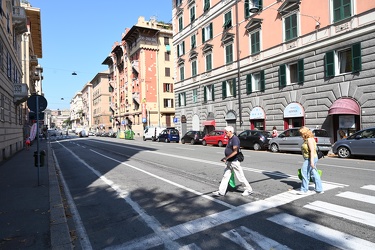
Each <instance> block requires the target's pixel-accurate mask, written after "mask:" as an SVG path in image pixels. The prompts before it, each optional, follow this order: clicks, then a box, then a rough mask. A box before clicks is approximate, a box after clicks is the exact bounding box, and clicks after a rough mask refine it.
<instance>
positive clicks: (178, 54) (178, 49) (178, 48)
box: [177, 44, 180, 57]
mask: <svg viewBox="0 0 375 250" xmlns="http://www.w3.org/2000/svg"><path fill="white" fill-rule="evenodd" d="M177 56H178V57H179V56H180V45H179V44H177Z"/></svg>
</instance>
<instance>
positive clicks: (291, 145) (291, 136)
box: [268, 128, 332, 155]
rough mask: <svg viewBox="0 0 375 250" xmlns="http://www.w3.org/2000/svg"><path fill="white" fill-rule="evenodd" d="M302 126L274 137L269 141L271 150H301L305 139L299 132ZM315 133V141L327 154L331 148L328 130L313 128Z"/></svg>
mask: <svg viewBox="0 0 375 250" xmlns="http://www.w3.org/2000/svg"><path fill="white" fill-rule="evenodd" d="M299 129H300V128H291V129H287V130H285V131H283V132H282V133H280V134H279V135H278V136H277V137H274V138H272V139H271V140H270V141H269V146H268V148H269V150H271V151H272V152H279V151H294V152H298V151H301V145H302V143H303V139H302V137H301V135H300V132H299ZM311 131H312V132H313V134H314V137H315V141H316V144H317V146H318V147H319V149H320V150H321V151H322V152H323V153H324V155H327V154H328V152H329V151H330V150H331V147H332V144H331V138H330V137H329V135H328V132H327V131H326V130H324V129H317V128H314V129H311Z"/></svg>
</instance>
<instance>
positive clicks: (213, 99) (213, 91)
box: [211, 84, 215, 101]
mask: <svg viewBox="0 0 375 250" xmlns="http://www.w3.org/2000/svg"><path fill="white" fill-rule="evenodd" d="M211 90H212V92H211V93H212V101H215V89H214V85H213V84H212V85H211Z"/></svg>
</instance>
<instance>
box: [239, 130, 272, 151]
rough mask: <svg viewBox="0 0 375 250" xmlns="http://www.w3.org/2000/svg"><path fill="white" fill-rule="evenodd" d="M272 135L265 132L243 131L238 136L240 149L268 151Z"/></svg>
mask: <svg viewBox="0 0 375 250" xmlns="http://www.w3.org/2000/svg"><path fill="white" fill-rule="evenodd" d="M271 137H272V134H271V132H269V131H265V130H245V131H243V132H241V133H240V134H239V135H238V138H239V139H240V142H241V147H243V148H251V149H254V150H261V149H268V142H269V140H270V139H271Z"/></svg>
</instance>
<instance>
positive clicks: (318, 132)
mask: <svg viewBox="0 0 375 250" xmlns="http://www.w3.org/2000/svg"><path fill="white" fill-rule="evenodd" d="M314 136H315V137H329V135H328V132H327V131H326V130H322V129H315V130H314Z"/></svg>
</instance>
